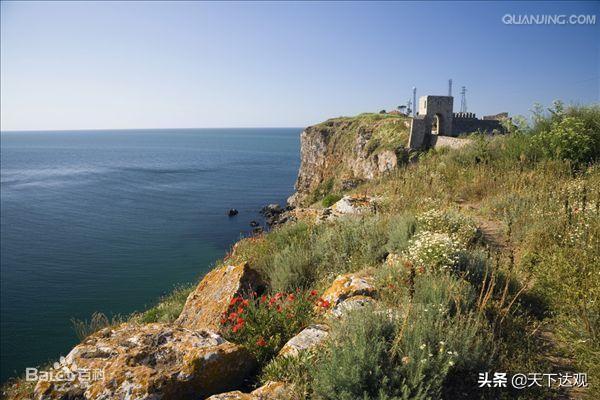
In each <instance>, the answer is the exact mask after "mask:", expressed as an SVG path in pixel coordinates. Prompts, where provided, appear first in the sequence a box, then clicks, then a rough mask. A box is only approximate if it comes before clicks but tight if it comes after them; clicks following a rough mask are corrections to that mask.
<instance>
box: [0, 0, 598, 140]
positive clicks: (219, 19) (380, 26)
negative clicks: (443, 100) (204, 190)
mask: <svg viewBox="0 0 600 400" xmlns="http://www.w3.org/2000/svg"><path fill="white" fill-rule="evenodd" d="M507 14H509V15H515V16H519V15H531V14H534V15H539V14H544V15H546V14H549V15H555V14H559V15H562V14H565V15H581V14H584V15H595V16H596V23H595V24H593V25H591V24H588V25H558V24H547V25H515V24H505V23H503V17H504V16H505V15H507ZM0 29H1V65H0V66H1V70H0V71H1V72H0V80H1V97H0V105H1V115H0V117H1V126H0V128H1V129H2V130H62V129H118V128H121V129H126V128H157V129H160V128H194V127H268V126H272V127H284V126H294V127H303V126H307V125H310V124H314V123H317V122H320V121H323V120H325V119H327V118H331V117H336V116H341V115H354V114H358V113H361V112H369V111H371V112H373V111H374V112H377V111H379V110H381V109H388V110H390V109H393V108H394V107H396V106H398V105H401V104H406V102H407V101H408V100H409V99H410V98H411V97H412V87H413V86H416V87H417V95H418V96H421V95H425V94H432V95H435V94H439V95H445V94H447V91H448V89H447V85H448V79H449V78H452V79H453V83H454V96H455V100H454V104H455V106H454V109H455V111H459V107H460V94H459V93H458V92H459V90H460V87H461V86H466V88H467V107H468V111H470V112H475V113H477V114H478V115H484V114H493V113H497V112H502V111H508V112H509V113H510V114H512V115H514V114H523V115H527V114H528V113H529V110H530V109H531V108H532V105H533V104H534V103H536V102H538V103H541V104H545V105H548V104H550V102H552V101H553V100H555V99H561V100H563V101H565V102H567V103H578V104H589V103H594V102H595V103H597V102H598V101H599V97H600V82H599V76H600V2H598V1H596V2H575V1H570V2H459V3H450V2H415V3H407V2H401V3H393V2H381V3H377V2H368V3H367V2H365V3H362V2H347V3H346V2H290V3H284V2H262V3H258V2H257V3H248V2H246V3H236V2H223V3H220V2H193V1H188V2H158V1H151V2H141V1H136V2H117V1H108V2H83V1H79V2H50V1H43V2H18V1H17V2H10V1H3V2H2V3H1V28H0Z"/></svg>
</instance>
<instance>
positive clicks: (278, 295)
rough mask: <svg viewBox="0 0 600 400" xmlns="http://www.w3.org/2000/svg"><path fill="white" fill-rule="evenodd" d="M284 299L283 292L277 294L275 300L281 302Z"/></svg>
mask: <svg viewBox="0 0 600 400" xmlns="http://www.w3.org/2000/svg"><path fill="white" fill-rule="evenodd" d="M282 297H283V293H281V292H279V293H275V300H279V299H280V298H282Z"/></svg>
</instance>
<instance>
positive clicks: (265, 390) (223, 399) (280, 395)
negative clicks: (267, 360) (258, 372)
mask: <svg viewBox="0 0 600 400" xmlns="http://www.w3.org/2000/svg"><path fill="white" fill-rule="evenodd" d="M291 396H292V395H291V391H290V387H289V385H287V384H285V383H283V382H272V381H269V382H267V383H266V384H264V385H263V386H261V387H259V388H258V389H256V390H254V391H253V392H251V393H242V392H240V391H239V390H236V391H233V392H227V393H221V394H215V395H213V396H211V397H209V398H208V399H207V400H277V399H281V400H289V399H290V398H291Z"/></svg>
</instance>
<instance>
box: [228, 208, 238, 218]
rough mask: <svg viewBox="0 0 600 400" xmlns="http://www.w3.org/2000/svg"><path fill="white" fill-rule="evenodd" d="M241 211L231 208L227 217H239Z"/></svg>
mask: <svg viewBox="0 0 600 400" xmlns="http://www.w3.org/2000/svg"><path fill="white" fill-rule="evenodd" d="M238 213H239V211H238V210H236V209H235V208H230V209H229V211H227V215H228V216H230V217H233V216H236V215H238Z"/></svg>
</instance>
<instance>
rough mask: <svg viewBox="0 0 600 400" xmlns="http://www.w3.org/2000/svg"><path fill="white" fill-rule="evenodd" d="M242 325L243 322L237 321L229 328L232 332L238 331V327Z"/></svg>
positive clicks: (240, 327)
mask: <svg viewBox="0 0 600 400" xmlns="http://www.w3.org/2000/svg"><path fill="white" fill-rule="evenodd" d="M243 327H244V322H243V321H242V322H238V323H237V324H235V325H234V326H233V328H231V330H232V331H233V333H235V332H237V331H239V330H240V329H242V328H243Z"/></svg>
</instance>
